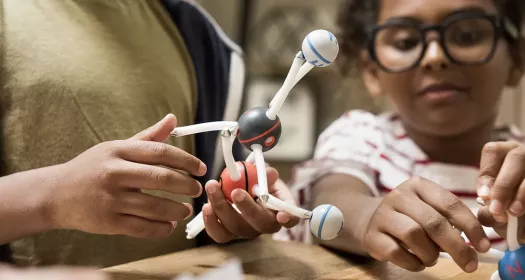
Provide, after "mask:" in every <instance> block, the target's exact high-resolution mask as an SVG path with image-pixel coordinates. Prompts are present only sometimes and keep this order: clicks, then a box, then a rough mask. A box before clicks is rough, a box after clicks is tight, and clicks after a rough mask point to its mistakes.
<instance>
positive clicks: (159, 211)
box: [145, 203, 168, 218]
mask: <svg viewBox="0 0 525 280" xmlns="http://www.w3.org/2000/svg"><path fill="white" fill-rule="evenodd" d="M145 208H146V210H147V211H148V212H149V213H152V214H153V215H154V216H156V217H158V218H164V217H166V216H167V213H168V210H167V209H166V207H165V206H164V204H162V203H148V204H146V205H145Z"/></svg>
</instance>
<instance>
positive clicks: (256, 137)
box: [237, 107, 281, 152]
mask: <svg viewBox="0 0 525 280" xmlns="http://www.w3.org/2000/svg"><path fill="white" fill-rule="evenodd" d="M266 111H268V109H267V108H263V107H255V108H251V109H249V110H248V111H246V112H244V113H243V114H242V115H241V117H240V118H239V121H238V123H239V130H238V136H237V139H239V142H240V143H241V144H243V145H244V146H245V147H246V148H247V149H249V150H250V151H251V150H252V145H253V144H259V145H261V147H262V150H263V152H266V151H269V150H271V149H272V148H273V147H275V145H277V142H279V138H280V137H281V121H280V120H279V117H276V118H275V120H271V119H269V118H268V117H267V116H266Z"/></svg>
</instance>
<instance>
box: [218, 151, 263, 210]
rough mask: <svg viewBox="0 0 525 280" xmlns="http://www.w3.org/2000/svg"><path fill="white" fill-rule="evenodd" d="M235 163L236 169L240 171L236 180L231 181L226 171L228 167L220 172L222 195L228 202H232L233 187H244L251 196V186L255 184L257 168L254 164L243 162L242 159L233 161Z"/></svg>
mask: <svg viewBox="0 0 525 280" xmlns="http://www.w3.org/2000/svg"><path fill="white" fill-rule="evenodd" d="M235 164H236V165H237V169H238V170H239V172H240V173H241V178H240V179H239V180H237V181H233V180H232V179H231V178H230V173H229V172H228V168H226V169H224V170H223V171H222V173H221V180H220V183H221V189H222V192H223V193H224V197H226V199H227V200H228V201H229V202H232V203H233V200H232V192H233V190H235V189H244V190H245V191H247V192H248V193H249V194H250V195H251V196H252V197H253V198H255V196H254V195H253V193H252V189H253V186H254V185H255V184H257V182H258V179H257V168H256V167H255V165H253V164H251V163H248V162H244V161H237V162H235Z"/></svg>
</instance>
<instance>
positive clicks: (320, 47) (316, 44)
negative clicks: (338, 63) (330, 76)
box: [302, 29, 339, 67]
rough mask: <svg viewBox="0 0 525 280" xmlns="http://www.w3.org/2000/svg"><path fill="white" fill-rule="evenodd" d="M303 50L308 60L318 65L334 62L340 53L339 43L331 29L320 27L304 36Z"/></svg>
mask: <svg viewBox="0 0 525 280" xmlns="http://www.w3.org/2000/svg"><path fill="white" fill-rule="evenodd" d="M302 51H303V55H304V57H305V58H306V61H308V62H309V63H311V64H313V65H315V66H317V67H325V66H327V65H330V64H331V63H332V62H334V60H335V58H336V57H337V54H339V43H338V42H337V38H335V36H334V34H332V33H331V32H330V31H327V30H322V29H319V30H315V31H312V32H310V33H309V34H308V35H307V36H306V38H304V40H303V45H302Z"/></svg>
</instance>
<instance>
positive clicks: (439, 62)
mask: <svg viewBox="0 0 525 280" xmlns="http://www.w3.org/2000/svg"><path fill="white" fill-rule="evenodd" d="M449 65H450V61H449V60H448V58H447V56H446V55H445V52H444V51H443V48H441V46H440V44H439V42H438V41H437V40H432V41H430V42H429V44H428V47H427V49H426V52H425V53H424V54H423V59H422V60H421V66H422V67H424V68H425V69H427V70H434V71H439V70H444V69H447V68H448V67H449Z"/></svg>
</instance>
